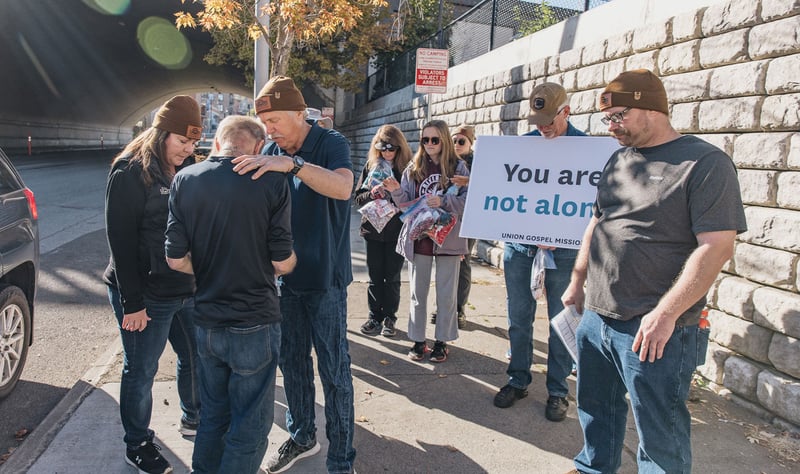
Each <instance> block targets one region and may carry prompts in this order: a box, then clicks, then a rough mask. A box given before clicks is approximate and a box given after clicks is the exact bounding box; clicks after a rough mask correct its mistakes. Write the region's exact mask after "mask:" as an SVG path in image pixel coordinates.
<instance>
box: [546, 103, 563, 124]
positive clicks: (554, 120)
mask: <svg viewBox="0 0 800 474" xmlns="http://www.w3.org/2000/svg"><path fill="white" fill-rule="evenodd" d="M566 108H567V106H566V105H565V106H564V107H561V108H560V109H558V112H556V114H555V115H554V116H553V121H552V122H550V123H548V124H547V125H545V127H552V126H553V124H554V123H556V117H558V116H559V115H561V112H563V111H564V109H566Z"/></svg>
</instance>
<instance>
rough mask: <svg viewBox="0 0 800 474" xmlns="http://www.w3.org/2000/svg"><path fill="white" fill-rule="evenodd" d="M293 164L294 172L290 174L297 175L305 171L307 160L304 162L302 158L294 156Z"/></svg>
mask: <svg viewBox="0 0 800 474" xmlns="http://www.w3.org/2000/svg"><path fill="white" fill-rule="evenodd" d="M292 163H294V168H292V171H289V172H290V173H292V174H293V175H296V174H297V173H299V172H300V170H301V169H303V166H305V164H306V160H304V159H303V158H302V157H300V156H297V155H294V156H293V157H292Z"/></svg>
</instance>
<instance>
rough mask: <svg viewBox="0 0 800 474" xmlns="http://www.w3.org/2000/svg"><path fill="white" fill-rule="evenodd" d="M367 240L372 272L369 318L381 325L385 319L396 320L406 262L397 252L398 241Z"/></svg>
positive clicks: (368, 301) (368, 294)
mask: <svg viewBox="0 0 800 474" xmlns="http://www.w3.org/2000/svg"><path fill="white" fill-rule="evenodd" d="M365 240H366V243H367V271H368V272H369V287H368V288H367V304H368V305H369V317H370V318H372V319H374V320H375V321H378V322H379V323H382V322H383V320H384V319H385V318H389V319H391V320H392V321H397V315H396V313H397V308H398V307H399V306H400V272H401V271H402V270H403V263H404V262H405V259H404V258H403V256H402V255H400V254H399V253H397V252H396V251H395V247H397V242H379V241H376V240H368V239H365Z"/></svg>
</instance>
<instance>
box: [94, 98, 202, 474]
mask: <svg viewBox="0 0 800 474" xmlns="http://www.w3.org/2000/svg"><path fill="white" fill-rule="evenodd" d="M201 131H202V120H201V117H200V107H199V106H198V104H197V102H196V101H195V100H194V99H193V98H191V97H189V96H185V95H184V96H176V97H173V98H172V99H170V100H168V101H167V102H166V103H164V105H162V106H161V108H160V109H159V110H158V112H157V113H156V116H155V119H154V121H153V126H152V127H151V128H149V129H147V130H145V131H144V132H142V134H140V135H139V136H137V137H136V138H134V139H133V141H132V142H131V143H129V144H128V146H126V147H125V149H124V150H122V152H121V153H120V154H119V155H117V156H116V157H115V158H114V162H113V163H112V165H111V172H110V173H109V176H108V184H107V187H106V234H107V237H108V246H109V249H110V252H111V259H110V262H109V264H108V267H107V268H106V271H105V273H104V275H103V280H104V281H105V283H106V284H107V285H108V295H109V301H110V302H111V307H112V308H113V309H114V314H115V316H116V318H117V321H118V323H119V329H120V335H121V337H122V347H123V350H124V360H123V369H122V381H121V384H120V397H119V411H120V417H121V418H122V427H123V429H124V430H125V437H124V441H125V444H126V446H127V449H126V457H125V459H126V461H127V462H128V464H131V465H132V466H134V467H136V468H137V469H139V472H147V473H163V472H171V466H170V464H169V462H168V461H167V460H166V459H165V458H164V457H163V456H161V454H160V453H159V450H160V447H159V446H158V445H156V444H155V443H153V437H154V435H155V433H154V432H153V430H151V429H150V416H151V412H152V406H153V394H152V387H153V381H154V379H155V375H156V372H157V371H158V360H159V358H160V357H161V353H162V352H164V347H165V345H166V343H167V339H169V341H170V343H171V344H172V348H173V349H174V350H175V352H176V353H177V355H178V381H177V382H178V393H179V396H180V399H181V409H182V411H183V416H182V417H181V422H180V432H181V433H182V434H184V435H187V436H192V435H194V434H195V432H196V430H197V424H198V422H199V421H200V398H199V380H198V378H197V374H198V373H199V372H198V366H197V361H196V357H197V356H196V353H197V349H196V348H197V345H196V343H195V333H194V329H195V328H194V324H193V323H192V315H191V314H190V313H191V309H192V307H193V299H192V295H193V294H194V277H193V276H192V275H187V274H184V273H179V272H176V271H174V270H171V269H170V268H169V266H168V265H167V262H166V256H165V252H164V241H165V237H164V232H165V230H166V228H167V215H168V199H169V189H170V183H171V182H172V178H173V177H174V176H175V173H177V171H178V170H179V169H181V168H182V167H183V166H187V165H188V164H191V163H192V162H193V161H194V160H193V154H194V147H195V145H196V143H197V141H198V139H199V138H200V137H201Z"/></svg>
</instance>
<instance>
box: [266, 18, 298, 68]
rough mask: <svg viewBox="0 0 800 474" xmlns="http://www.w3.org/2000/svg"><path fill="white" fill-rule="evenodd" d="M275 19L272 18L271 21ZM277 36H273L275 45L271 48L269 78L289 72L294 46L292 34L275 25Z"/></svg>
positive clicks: (284, 28)
mask: <svg viewBox="0 0 800 474" xmlns="http://www.w3.org/2000/svg"><path fill="white" fill-rule="evenodd" d="M274 19H275V18H274V17H273V20H274ZM276 26H277V28H276V29H275V30H276V31H277V34H276V36H275V43H274V44H273V47H272V68H271V70H270V75H271V76H285V75H286V72H287V71H288V70H289V58H290V57H291V55H292V46H293V45H294V33H292V32H290V31H288V29H287V28H286V27H284V25H282V24H279V25H276Z"/></svg>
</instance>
